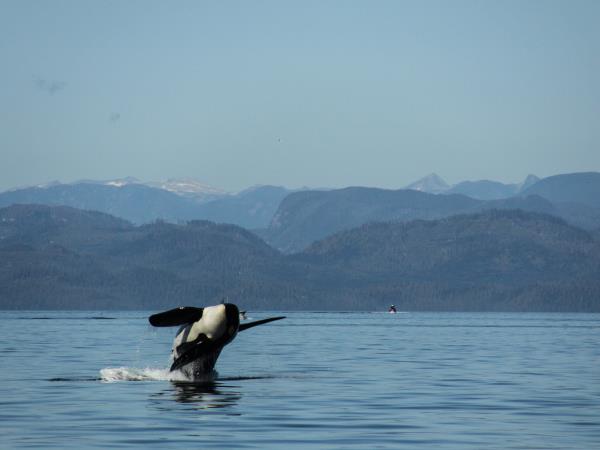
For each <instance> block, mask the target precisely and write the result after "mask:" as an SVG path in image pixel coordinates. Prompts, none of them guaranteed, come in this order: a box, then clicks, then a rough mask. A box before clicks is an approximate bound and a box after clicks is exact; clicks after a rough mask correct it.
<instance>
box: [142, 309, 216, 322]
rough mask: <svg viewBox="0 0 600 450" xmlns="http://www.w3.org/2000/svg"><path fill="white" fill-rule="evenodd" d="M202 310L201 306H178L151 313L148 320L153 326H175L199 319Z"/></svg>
mask: <svg viewBox="0 0 600 450" xmlns="http://www.w3.org/2000/svg"><path fill="white" fill-rule="evenodd" d="M203 310H204V309H203V308H195V307H194V306H180V307H179V308H175V309H170V310H169V311H165V312H161V313H158V314H153V315H151V316H150V317H149V318H148V320H149V321H150V324H151V325H153V326H155V327H176V326H178V325H185V324H186V323H192V322H196V321H197V320H200V318H201V317H202V311H203Z"/></svg>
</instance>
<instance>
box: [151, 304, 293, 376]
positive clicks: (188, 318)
mask: <svg viewBox="0 0 600 450" xmlns="http://www.w3.org/2000/svg"><path fill="white" fill-rule="evenodd" d="M280 319H285V317H283V316H280V317H270V318H268V319H263V320H257V321H255V322H249V323H244V324H241V325H240V312H239V309H238V307H237V306H236V305H234V304H232V303H224V304H220V305H215V306H208V307H206V308H195V307H193V306H181V307H179V308H175V309H171V310H169V311H165V312H162V313H158V314H154V315H152V316H150V317H149V318H148V320H149V321H150V324H152V325H153V326H155V327H174V326H181V328H179V331H177V335H176V336H175V340H174V341H173V364H172V365H171V371H174V370H180V371H181V372H183V373H184V374H185V376H186V377H188V378H191V379H197V378H202V377H206V376H207V375H209V374H211V373H212V371H213V369H214V367H215V363H216V362H217V359H218V358H219V355H220V354H221V350H223V347H225V346H226V345H227V344H229V343H230V342H231V341H233V339H234V338H235V336H236V335H237V333H238V331H244V330H247V329H248V328H252V327H255V326H257V325H262V324H265V323H269V322H273V321H274V320H280Z"/></svg>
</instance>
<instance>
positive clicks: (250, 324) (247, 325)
mask: <svg viewBox="0 0 600 450" xmlns="http://www.w3.org/2000/svg"><path fill="white" fill-rule="evenodd" d="M281 319H285V316H279V317H269V318H268V319H263V320H256V321H254V322H248V323H242V324H240V327H239V328H238V331H244V330H247V329H248V328H252V327H255V326H257V325H262V324H264V323H269V322H273V321H274V320H281Z"/></svg>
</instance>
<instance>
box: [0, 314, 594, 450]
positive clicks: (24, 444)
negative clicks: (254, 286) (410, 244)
mask: <svg viewBox="0 0 600 450" xmlns="http://www.w3.org/2000/svg"><path fill="white" fill-rule="evenodd" d="M148 314H149V313H147V312H112V311H106V312H47V311H37V312H36V311H26V312H23V311H18V312H15V311H11V312H6V311H4V312H0V436H1V437H2V438H1V441H0V442H1V443H0V447H2V448H36V449H38V448H61V449H64V448H77V449H79V448H109V447H110V448H114V447H118V448H123V447H136V448H173V447H185V448H261V449H262V448H319V449H321V448H323V449H329V448H331V449H335V448H340V449H351V448H365V449H375V448H393V449H403V448H405V449H418V448H423V449H431V448H436V449H461V450H463V449H482V448H485V449H595V448H600V315H598V314H521V313H519V314H517V313H515V314H500V313H491V314H481V313H398V314H388V313H298V312H293V313H288V314H287V316H288V317H287V319H285V320H282V321H279V322H274V323H271V324H268V325H264V326H261V327H257V328H253V329H251V330H247V331H244V332H243V333H240V334H239V335H238V337H237V338H236V340H235V341H234V342H233V343H231V344H230V345H229V346H227V347H226V348H225V349H224V351H223V353H222V354H221V357H220V359H219V361H218V362H217V370H218V372H219V374H218V376H217V377H216V378H215V379H214V380H213V381H212V382H205V383H189V382H184V381H182V380H181V379H178V378H179V377H177V376H176V375H173V374H169V373H168V370H167V368H168V366H169V353H170V346H171V342H172V338H173V335H174V333H175V329H170V328H161V329H156V328H152V327H151V326H150V325H148V322H147V316H148ZM277 314H279V313H277ZM269 315H273V313H258V312H256V313H252V312H251V313H250V314H249V316H250V319H260V318H264V317H267V316H269Z"/></svg>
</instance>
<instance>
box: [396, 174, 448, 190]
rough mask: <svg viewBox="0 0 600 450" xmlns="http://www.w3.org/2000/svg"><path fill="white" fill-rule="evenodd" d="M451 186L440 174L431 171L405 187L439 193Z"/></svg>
mask: <svg viewBox="0 0 600 450" xmlns="http://www.w3.org/2000/svg"><path fill="white" fill-rule="evenodd" d="M449 188H450V186H449V185H448V183H446V182H445V181H444V180H443V179H442V178H441V177H440V176H439V175H437V174H435V173H430V174H429V175H427V176H424V177H423V178H421V179H419V180H417V181H415V182H414V183H411V184H409V185H408V186H406V188H405V189H413V190H415V191H421V192H428V193H430V194H439V193H441V192H444V191H446V190H447V189H449Z"/></svg>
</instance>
